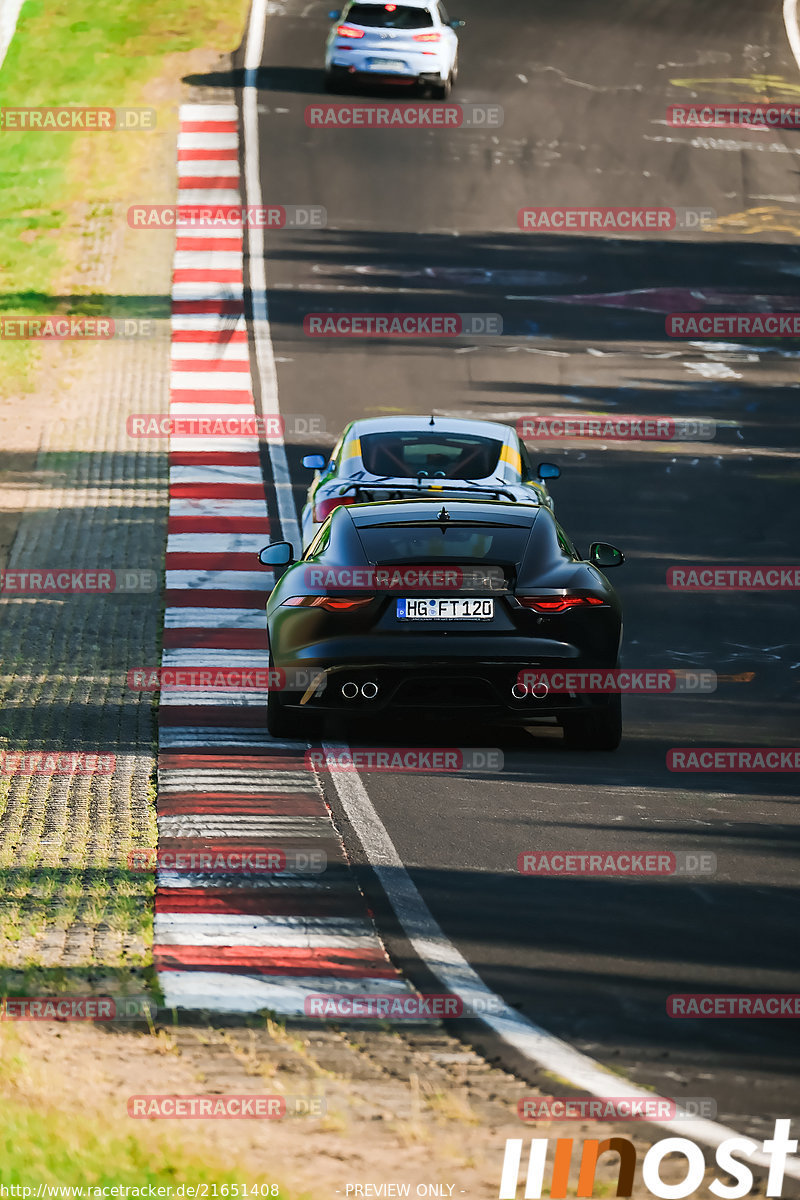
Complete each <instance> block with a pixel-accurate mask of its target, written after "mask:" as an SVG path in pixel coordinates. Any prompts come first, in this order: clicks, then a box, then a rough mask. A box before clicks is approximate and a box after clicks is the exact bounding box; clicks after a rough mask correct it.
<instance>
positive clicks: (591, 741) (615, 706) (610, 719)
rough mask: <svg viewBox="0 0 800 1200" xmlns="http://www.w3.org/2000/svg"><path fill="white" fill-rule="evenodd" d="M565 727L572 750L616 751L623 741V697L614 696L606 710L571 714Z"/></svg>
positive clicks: (565, 722)
mask: <svg viewBox="0 0 800 1200" xmlns="http://www.w3.org/2000/svg"><path fill="white" fill-rule="evenodd" d="M563 725H564V740H565V741H566V743H567V746H568V748H569V749H570V750H616V749H617V747H618V746H619V744H620V742H621V741H622V697H621V696H612V697H611V698H610V700H609V702H608V704H607V706H606V707H605V708H598V709H591V710H589V711H588V712H581V713H570V715H569V716H565V717H564V720H563Z"/></svg>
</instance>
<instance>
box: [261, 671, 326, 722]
mask: <svg viewBox="0 0 800 1200" xmlns="http://www.w3.org/2000/svg"><path fill="white" fill-rule="evenodd" d="M269 669H270V673H272V672H273V671H274V670H275V668H274V666H273V665H272V659H271V658H270V660H269ZM321 728H322V722H321V720H320V715H319V713H315V712H303V710H302V709H297V708H288V707H287V706H286V704H285V703H284V698H283V696H282V695H281V693H280V692H279V691H276V690H275V689H274V688H270V689H269V691H268V692H267V732H268V733H269V734H270V736H271V737H274V738H288V739H290V740H295V741H305V740H308V741H311V740H312V739H313V738H316V737H317V736H318V735H319V733H320V730H321Z"/></svg>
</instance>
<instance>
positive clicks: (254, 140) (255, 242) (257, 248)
mask: <svg viewBox="0 0 800 1200" xmlns="http://www.w3.org/2000/svg"><path fill="white" fill-rule="evenodd" d="M266 20H267V4H266V0H254V2H253V5H252V7H251V9H250V24H249V28H248V30H247V49H246V50H245V59H244V89H243V95H242V124H243V128H244V185H245V197H246V203H248V204H255V205H258V206H261V205H263V203H264V200H263V197H262V194H261V160H260V155H259V147H258V89H257V87H256V75H257V72H258V68H259V67H260V66H261V58H262V52H263V49H264V33H265V28H266ZM249 249H250V256H249V260H248V265H249V273H250V289H251V294H252V297H253V335H254V340H255V347H256V363H257V365H258V376H259V380H260V382H261V408H262V411H263V413H264V415H265V416H270V415H277V413H278V411H279V410H278V376H277V371H276V369H275V354H274V351H273V349H272V337H271V335H270V327H269V312H268V309H267V270H266V255H265V241H264V230H263V229H262V228H260V227H259V226H255V227H253V228H252V229H250V231H249ZM267 446H268V447H269V459H270V465H271V467H272V482H273V484H274V487H275V496H276V500H277V505H278V516H279V518H280V524H281V529H282V530H283V536H284V537H285V538H286V539H287V541H290V542H292V543H293V544H294V547H295V549H296V550H297V551H298V552H299V549H300V545H301V543H302V538H301V536H300V526H299V525H298V523H297V515H296V513H295V509H294V500H293V498H292V483H291V477H290V475H289V463H288V462H287V459H286V447H285V446H284V444H283V441H277V440H275V439H270V441H269V442H268V443H267Z"/></svg>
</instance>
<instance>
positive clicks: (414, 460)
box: [361, 430, 503, 479]
mask: <svg viewBox="0 0 800 1200" xmlns="http://www.w3.org/2000/svg"><path fill="white" fill-rule="evenodd" d="M502 449H503V443H502V442H499V441H495V439H494V438H487V437H479V436H478V435H477V434H466V433H436V432H435V431H434V430H431V431H430V433H428V432H425V433H422V432H420V433H368V434H362V435H361V461H362V463H363V464H364V470H365V471H367V472H368V473H369V474H370V475H379V476H381V477H384V476H395V477H397V478H401V479H416V478H418V477H420V476H421V477H422V478H428V479H486V477H487V476H488V475H493V474H494V472H495V471H496V470H497V465H498V462H499V460H500V452H501V450H502Z"/></svg>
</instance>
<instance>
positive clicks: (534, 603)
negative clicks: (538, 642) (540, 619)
mask: <svg viewBox="0 0 800 1200" xmlns="http://www.w3.org/2000/svg"><path fill="white" fill-rule="evenodd" d="M517 599H518V600H519V602H520V604H521V605H522V607H523V608H532V609H533V611H534V612H538V613H563V612H569V611H570V610H571V609H573V608H594V607H595V606H596V605H598V604H603V603H605V602H604V601H603V600H600V599H599V597H597V596H517Z"/></svg>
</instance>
